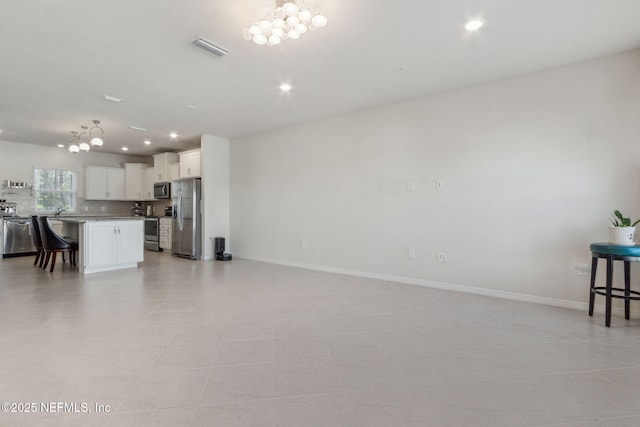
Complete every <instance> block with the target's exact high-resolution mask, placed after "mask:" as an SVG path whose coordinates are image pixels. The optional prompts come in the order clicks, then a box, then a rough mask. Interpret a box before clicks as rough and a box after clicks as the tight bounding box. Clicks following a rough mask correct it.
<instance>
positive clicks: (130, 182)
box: [124, 163, 149, 201]
mask: <svg viewBox="0 0 640 427" xmlns="http://www.w3.org/2000/svg"><path fill="white" fill-rule="evenodd" d="M147 169H149V165H147V164H144V163H125V164H124V173H125V186H126V188H125V197H126V199H127V200H139V201H141V200H145V196H146V194H145V193H144V172H145V171H146V170H147Z"/></svg>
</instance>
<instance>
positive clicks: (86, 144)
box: [68, 120, 104, 153]
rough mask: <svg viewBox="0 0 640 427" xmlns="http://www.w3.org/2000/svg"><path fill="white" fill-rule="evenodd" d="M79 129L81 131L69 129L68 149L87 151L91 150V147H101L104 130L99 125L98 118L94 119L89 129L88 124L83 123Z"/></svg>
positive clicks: (74, 151)
mask: <svg viewBox="0 0 640 427" xmlns="http://www.w3.org/2000/svg"><path fill="white" fill-rule="evenodd" d="M80 129H82V131H81V132H78V131H75V130H72V131H71V138H70V139H69V143H68V146H69V151H71V152H72V153H79V152H81V151H84V152H87V151H89V150H91V147H102V144H103V143H104V130H102V128H101V127H100V120H94V121H93V127H92V128H91V129H89V126H84V125H83V126H80ZM87 131H88V132H87ZM98 131H100V134H98Z"/></svg>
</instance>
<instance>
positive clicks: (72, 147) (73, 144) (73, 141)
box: [69, 130, 80, 154]
mask: <svg viewBox="0 0 640 427" xmlns="http://www.w3.org/2000/svg"><path fill="white" fill-rule="evenodd" d="M77 141H78V132H77V131H75V130H72V131H71V138H69V151H70V152H72V153H74V154H76V153H79V152H80V146H79V143H78V142H77Z"/></svg>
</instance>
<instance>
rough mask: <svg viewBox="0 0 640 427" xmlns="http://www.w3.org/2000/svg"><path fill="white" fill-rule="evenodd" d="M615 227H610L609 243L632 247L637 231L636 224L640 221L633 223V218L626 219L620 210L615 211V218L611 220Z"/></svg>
mask: <svg viewBox="0 0 640 427" xmlns="http://www.w3.org/2000/svg"><path fill="white" fill-rule="evenodd" d="M609 221H611V224H613V226H611V227H609V243H611V244H612V245H623V246H632V245H634V242H633V234H634V233H635V230H636V224H637V223H639V222H640V219H639V220H637V221H636V222H634V223H633V224H632V223H631V218H628V217H624V216H623V215H622V214H621V213H620V211H619V210H615V211H613V218H610V219H609Z"/></svg>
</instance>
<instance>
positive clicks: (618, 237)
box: [609, 227, 636, 246]
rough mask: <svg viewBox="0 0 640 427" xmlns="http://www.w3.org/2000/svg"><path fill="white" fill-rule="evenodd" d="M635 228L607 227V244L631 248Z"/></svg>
mask: <svg viewBox="0 0 640 427" xmlns="http://www.w3.org/2000/svg"><path fill="white" fill-rule="evenodd" d="M635 231H636V228H635V227H609V243H611V244H612V245H620V246H633V245H634V243H633V233H635Z"/></svg>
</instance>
